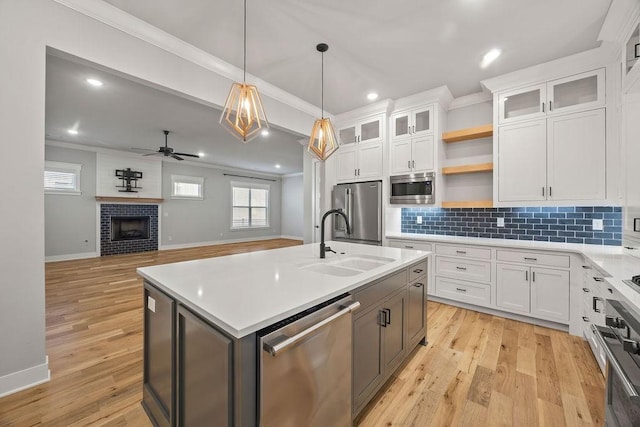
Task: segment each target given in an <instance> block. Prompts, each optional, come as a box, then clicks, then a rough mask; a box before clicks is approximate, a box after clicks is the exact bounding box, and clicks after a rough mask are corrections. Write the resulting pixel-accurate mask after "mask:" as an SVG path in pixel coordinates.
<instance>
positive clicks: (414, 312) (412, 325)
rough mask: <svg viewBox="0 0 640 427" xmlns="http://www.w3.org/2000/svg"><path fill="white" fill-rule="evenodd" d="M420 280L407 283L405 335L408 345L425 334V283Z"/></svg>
mask: <svg viewBox="0 0 640 427" xmlns="http://www.w3.org/2000/svg"><path fill="white" fill-rule="evenodd" d="M423 282H424V279H423V280H422V281H417V282H415V283H412V284H411V285H409V295H408V298H409V301H408V307H407V309H408V315H407V336H408V341H409V345H410V346H411V345H412V344H414V343H416V342H418V341H420V340H421V339H423V338H424V336H425V316H426V309H427V307H426V305H425V294H424V293H425V288H426V286H425V284H424V283H423Z"/></svg>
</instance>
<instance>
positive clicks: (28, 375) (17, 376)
mask: <svg viewBox="0 0 640 427" xmlns="http://www.w3.org/2000/svg"><path fill="white" fill-rule="evenodd" d="M50 379H51V372H50V371H49V356H45V360H44V363H43V364H42V365H36V366H33V367H31V368H27V369H23V370H22V371H18V372H13V373H11V374H8V375H5V376H3V377H0V398H3V397H4V396H8V395H10V394H13V393H17V392H19V391H21V390H24V389H27V388H31V387H35V386H37V385H38V384H42V383H46V382H47V381H49V380H50Z"/></svg>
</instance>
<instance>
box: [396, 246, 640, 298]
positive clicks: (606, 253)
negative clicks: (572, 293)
mask: <svg viewBox="0 0 640 427" xmlns="http://www.w3.org/2000/svg"><path fill="white" fill-rule="evenodd" d="M386 237H387V238H388V239H402V240H414V241H423V242H431V243H449V244H460V245H478V246H494V247H502V248H512V249H520V250H527V249H530V250H542V251H557V252H574V253H577V254H579V255H582V256H583V257H584V258H586V260H587V261H589V262H591V263H592V264H594V265H595V266H597V267H598V269H599V270H601V272H602V273H603V275H604V276H605V279H606V281H607V282H608V283H609V284H610V285H612V286H613V287H615V288H616V289H617V290H618V291H619V292H620V293H621V294H622V295H624V296H625V297H626V298H627V299H628V300H629V301H630V302H632V303H633V304H635V305H636V308H638V309H639V310H640V289H638V290H636V289H634V288H632V287H631V286H629V285H628V284H626V283H625V282H623V280H629V279H631V277H632V276H635V275H637V274H640V258H637V257H636V256H632V255H629V252H630V251H629V250H627V249H625V248H623V247H621V246H602V245H583V244H576V243H554V242H536V241H530V240H509V239H486V238H479V237H457V236H441V235H435V234H413V233H387V234H386Z"/></svg>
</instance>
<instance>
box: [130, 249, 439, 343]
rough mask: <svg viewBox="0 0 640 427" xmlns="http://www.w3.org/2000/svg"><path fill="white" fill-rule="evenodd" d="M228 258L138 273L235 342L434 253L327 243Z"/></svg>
mask: <svg viewBox="0 0 640 427" xmlns="http://www.w3.org/2000/svg"><path fill="white" fill-rule="evenodd" d="M327 245H328V246H331V248H332V249H333V250H335V251H336V252H338V254H334V253H331V252H328V253H327V255H326V258H325V259H320V249H319V244H309V245H302V246H293V247H289V248H282V249H272V250H266V251H258V252H250V253H244V254H237V255H229V256H224V257H216V258H208V259H202V260H195V261H186V262H179V263H173V264H164V265H157V266H152V267H142V268H138V270H137V271H138V274H139V275H141V276H142V277H144V278H145V279H146V280H147V281H149V282H150V283H152V284H153V285H155V286H157V287H158V288H159V289H161V290H163V291H164V292H166V293H167V294H169V295H170V296H172V297H174V298H176V299H177V300H179V301H180V302H182V303H184V304H185V305H186V306H188V307H189V308H191V309H192V310H194V311H195V312H197V313H198V314H199V315H200V316H202V317H204V318H205V319H207V320H209V321H210V322H212V323H213V324H215V325H217V326H218V327H220V328H221V329H223V330H224V331H226V332H228V333H229V334H230V335H232V336H233V337H235V338H242V337H243V336H246V335H248V334H251V333H253V332H256V331H258V330H260V329H262V328H264V327H266V326H269V325H271V324H273V323H275V322H277V321H279V320H282V319H285V318H287V317H289V316H291V315H294V314H297V313H299V312H301V311H303V310H306V309H308V308H311V307H313V306H315V305H317V304H320V303H322V302H324V301H327V300H329V299H331V298H333V297H336V296H338V295H341V294H343V293H345V292H349V291H351V290H353V289H356V288H358V287H360V286H362V285H365V284H367V283H369V282H371V281H373V280H376V279H379V278H381V277H383V276H386V275H387V274H389V273H391V272H393V271H395V270H399V269H402V268H406V267H408V266H410V265H411V264H413V263H416V262H418V261H421V260H423V259H426V258H428V256H429V254H430V252H427V251H417V250H411V249H399V248H390V247H384V246H371V245H360V244H353V243H344V242H327ZM357 255H365V256H374V257H383V258H390V259H393V261H391V262H389V263H387V264H385V265H383V266H381V267H376V268H373V269H371V270H369V271H364V272H362V273H359V274H356V275H353V276H346V277H345V276H334V275H329V274H324V273H317V272H314V271H310V270H306V269H302V268H300V267H304V266H308V265H310V264H319V263H321V264H331V263H334V262H336V261H339V260H341V259H344V258H345V257H349V256H357Z"/></svg>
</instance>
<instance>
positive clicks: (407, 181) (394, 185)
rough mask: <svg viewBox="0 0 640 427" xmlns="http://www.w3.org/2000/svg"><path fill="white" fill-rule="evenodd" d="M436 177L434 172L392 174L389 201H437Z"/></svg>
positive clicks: (415, 202) (420, 202) (395, 202)
mask: <svg viewBox="0 0 640 427" xmlns="http://www.w3.org/2000/svg"><path fill="white" fill-rule="evenodd" d="M434 178H435V174H434V173H433V172H427V173H413V174H410V175H398V176H392V177H391V178H390V183H391V190H390V200H389V201H390V202H391V203H392V204H433V203H435V201H436V199H435V183H434Z"/></svg>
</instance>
